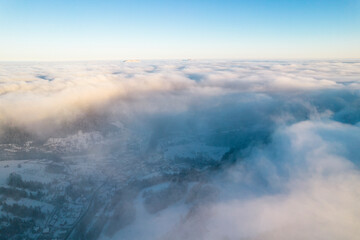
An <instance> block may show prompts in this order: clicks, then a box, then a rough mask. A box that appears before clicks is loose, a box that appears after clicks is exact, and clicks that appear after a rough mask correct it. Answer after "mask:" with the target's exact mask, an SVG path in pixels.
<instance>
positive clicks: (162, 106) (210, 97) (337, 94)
mask: <svg viewBox="0 0 360 240" xmlns="http://www.w3.org/2000/svg"><path fill="white" fill-rule="evenodd" d="M115 121H120V122H122V124H125V125H126V126H128V127H130V128H133V129H136V131H138V132H139V134H141V133H143V134H144V135H148V136H149V139H151V141H149V146H148V148H146V149H151V148H154V145H156V142H157V139H161V138H164V137H167V138H171V136H172V134H174V132H175V133H181V134H185V135H186V134H188V135H189V136H190V135H191V136H204V137H202V138H201V139H203V141H205V142H206V143H207V144H210V145H214V146H221V147H228V148H231V149H235V150H234V151H235V152H236V154H235V157H236V161H235V163H234V164H232V165H231V166H228V167H226V168H221V169H220V170H219V171H218V172H216V174H213V175H214V176H213V177H211V180H209V183H207V184H209V185H211V186H212V187H213V188H216V189H217V195H216V197H213V198H211V200H209V201H205V200H204V201H203V202H201V204H198V205H197V206H196V208H193V209H192V210H191V211H190V212H188V213H186V212H183V211H180V210H179V209H177V208H174V209H173V210H171V208H170V210H167V211H164V212H162V213H159V214H157V215H156V216H154V217H153V218H150V219H149V220H148V221H138V223H139V224H142V227H140V228H139V231H138V232H137V233H136V234H138V235H136V237H137V239H146V238H149V239H153V238H155V239H156V238H158V239H214V240H215V239H277V240H278V239H324V240H325V239H339V240H340V239H341V240H344V239H356V238H357V236H359V235H360V228H359V226H360V172H359V164H360V124H359V123H360V61H228V60H227V61H225V60H224V61H219V60H218V61H205V60H203V61H195V60H194V61H191V60H190V61H180V60H179V61H143V62H139V63H136V62H66V63H0V136H1V137H0V141H1V142H2V143H11V142H12V141H16V140H17V139H16V138H17V137H18V136H19V135H11V134H10V135H9V134H8V132H9V129H17V131H20V132H25V133H26V136H28V138H34V139H45V140H46V139H49V138H51V137H57V136H66V135H71V134H74V133H76V132H77V131H79V130H81V131H83V132H86V131H93V130H96V131H99V132H101V129H102V128H103V127H104V126H106V124H108V123H109V122H115ZM21 136H23V135H21ZM144 161H146V159H145V160H144ZM174 216H179V218H175V219H177V220H174V221H173V219H174ZM169 219H171V221H170V222H171V223H169V221H167V220H169Z"/></svg>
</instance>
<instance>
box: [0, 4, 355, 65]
mask: <svg viewBox="0 0 360 240" xmlns="http://www.w3.org/2000/svg"><path fill="white" fill-rule="evenodd" d="M134 58H136V59H182V58H231V59H293V58H360V0H337V1H335V0H326V1H325V0H288V1H285V0H274V1H271V0H247V1H241V0H239V1H230V0H218V1H211V0H208V1H201V0H198V1H196V0H192V1H188V0H182V1H180V0H179V1H175V0H174V1H157V0H152V1H150V0H149V1H136V0H123V1H112V0H108V1H104V0H87V1H83V0H58V1H55V0H54V1H49V0H32V1H29V0H0V60H2V61H22V60H44V61H47V60H49V61H60V60H121V59H134Z"/></svg>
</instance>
